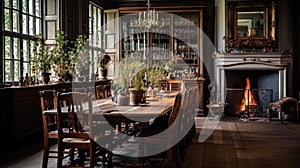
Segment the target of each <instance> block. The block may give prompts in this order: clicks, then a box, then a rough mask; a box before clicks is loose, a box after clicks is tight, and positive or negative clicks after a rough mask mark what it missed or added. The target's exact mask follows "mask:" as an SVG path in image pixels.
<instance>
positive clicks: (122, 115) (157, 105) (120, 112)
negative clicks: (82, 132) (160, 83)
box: [43, 92, 178, 124]
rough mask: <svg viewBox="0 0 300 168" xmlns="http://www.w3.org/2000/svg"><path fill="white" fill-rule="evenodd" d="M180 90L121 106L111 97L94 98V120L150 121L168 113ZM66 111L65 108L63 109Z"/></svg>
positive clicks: (53, 110) (55, 110)
mask: <svg viewBox="0 0 300 168" xmlns="http://www.w3.org/2000/svg"><path fill="white" fill-rule="evenodd" d="M176 94H178V92H166V93H162V94H161V95H160V98H155V99H150V98H149V99H148V100H147V101H146V103H144V104H139V105H128V106H119V105H118V104H116V103H114V102H113V101H112V98H111V97H108V98H104V99H99V100H94V101H93V102H92V103H93V120H94V121H97V120H98V121H103V119H104V118H105V120H106V121H107V122H109V123H111V124H120V123H132V122H140V123H150V124H151V121H153V120H154V119H155V118H156V117H159V116H162V115H165V114H167V113H168V112H170V111H171V110H172V107H173V104H174V100H175V96H176ZM63 111H66V109H65V110H62V112H63ZM56 113H57V109H51V110H46V111H44V112H43V115H53V114H56Z"/></svg>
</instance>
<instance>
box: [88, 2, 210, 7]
mask: <svg viewBox="0 0 300 168" xmlns="http://www.w3.org/2000/svg"><path fill="white" fill-rule="evenodd" d="M93 1H94V2H96V3H98V4H99V5H101V6H102V7H104V8H106V9H109V8H121V7H138V6H141V7H145V6H146V4H147V0H93ZM212 2H214V0H150V4H151V6H194V5H205V4H211V3H212Z"/></svg>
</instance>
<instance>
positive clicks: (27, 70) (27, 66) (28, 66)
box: [23, 62, 30, 76]
mask: <svg viewBox="0 0 300 168" xmlns="http://www.w3.org/2000/svg"><path fill="white" fill-rule="evenodd" d="M23 67H24V71H23V72H24V74H26V73H28V75H30V65H29V63H27V62H25V63H23ZM24 76H25V75H24Z"/></svg>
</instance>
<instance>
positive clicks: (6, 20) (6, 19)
mask: <svg viewBox="0 0 300 168" xmlns="http://www.w3.org/2000/svg"><path fill="white" fill-rule="evenodd" d="M10 21H11V19H10V10H9V9H4V29H5V30H8V31H10V30H11V28H10Z"/></svg>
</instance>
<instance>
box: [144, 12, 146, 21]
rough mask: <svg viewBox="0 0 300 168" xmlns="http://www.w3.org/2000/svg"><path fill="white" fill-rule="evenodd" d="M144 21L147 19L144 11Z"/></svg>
mask: <svg viewBox="0 0 300 168" xmlns="http://www.w3.org/2000/svg"><path fill="white" fill-rule="evenodd" d="M144 19H146V11H144Z"/></svg>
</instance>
